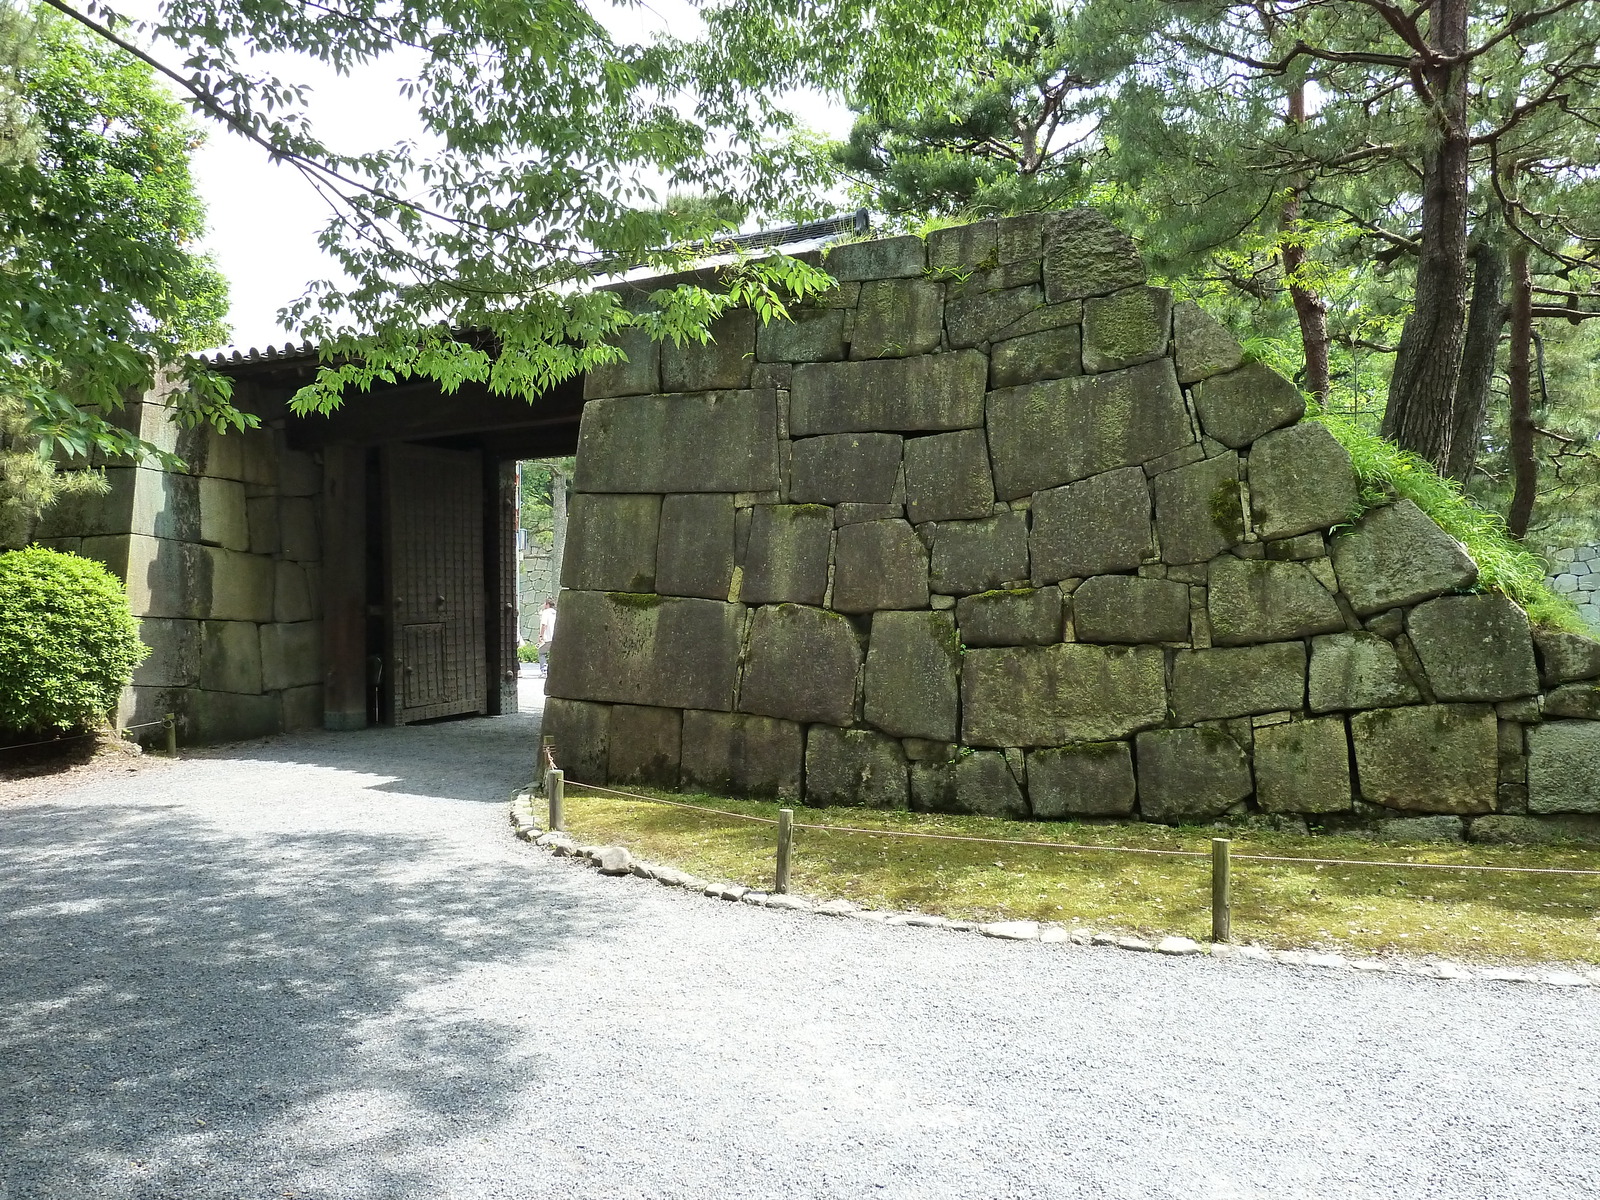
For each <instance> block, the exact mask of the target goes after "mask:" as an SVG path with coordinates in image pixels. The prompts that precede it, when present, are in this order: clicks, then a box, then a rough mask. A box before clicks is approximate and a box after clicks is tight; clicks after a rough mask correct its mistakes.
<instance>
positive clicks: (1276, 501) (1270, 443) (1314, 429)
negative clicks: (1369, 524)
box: [1250, 421, 1359, 538]
mask: <svg viewBox="0 0 1600 1200" xmlns="http://www.w3.org/2000/svg"><path fill="white" fill-rule="evenodd" d="M1358 502H1359V498H1358V495H1357V491H1356V473H1355V469H1354V468H1353V467H1352V466H1351V464H1350V452H1349V451H1348V450H1346V449H1345V448H1344V447H1343V446H1341V445H1340V444H1339V442H1338V439H1336V438H1335V437H1334V436H1333V434H1331V433H1329V432H1328V430H1327V427H1326V426H1323V425H1319V424H1317V423H1316V422H1315V421H1302V422H1301V423H1300V424H1298V425H1291V426H1289V428H1287V429H1277V430H1274V431H1273V432H1271V433H1266V434H1262V435H1261V437H1259V438H1257V439H1256V442H1255V444H1254V445H1253V446H1251V447H1250V511H1251V517H1252V520H1253V521H1254V522H1255V527H1256V532H1257V533H1259V534H1260V535H1261V536H1262V537H1264V538H1287V537H1293V536H1295V535H1296V534H1301V533H1309V532H1310V531H1311V530H1313V529H1327V528H1328V527H1329V526H1332V525H1338V524H1340V523H1342V522H1345V521H1348V520H1349V519H1350V518H1351V516H1352V515H1353V514H1354V513H1355V511H1356V507H1357V505H1358Z"/></svg>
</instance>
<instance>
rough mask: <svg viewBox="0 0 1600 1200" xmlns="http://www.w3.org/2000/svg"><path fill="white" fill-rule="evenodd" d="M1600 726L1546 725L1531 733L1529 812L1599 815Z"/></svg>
mask: <svg viewBox="0 0 1600 1200" xmlns="http://www.w3.org/2000/svg"><path fill="white" fill-rule="evenodd" d="M1597 763H1600V722H1594V721H1546V722H1545V723H1544V724H1542V725H1537V726H1535V727H1534V728H1532V729H1530V730H1529V731H1528V811H1529V812H1535V813H1561V812H1568V813H1600V771H1597V770H1596V769H1595V764H1597Z"/></svg>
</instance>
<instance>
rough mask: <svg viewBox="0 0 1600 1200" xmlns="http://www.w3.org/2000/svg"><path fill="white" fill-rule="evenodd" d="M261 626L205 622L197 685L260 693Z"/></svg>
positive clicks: (247, 623) (249, 623)
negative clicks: (198, 682) (198, 683)
mask: <svg viewBox="0 0 1600 1200" xmlns="http://www.w3.org/2000/svg"><path fill="white" fill-rule="evenodd" d="M259 631H260V626H258V625H256V624H255V623H253V622H251V621H206V622H205V623H204V624H203V625H202V626H201V635H200V686H201V687H203V688H204V689H206V691H208V692H238V693H241V694H244V695H251V696H255V695H259V694H260V693H261V690H262V689H261V635H260V632H259Z"/></svg>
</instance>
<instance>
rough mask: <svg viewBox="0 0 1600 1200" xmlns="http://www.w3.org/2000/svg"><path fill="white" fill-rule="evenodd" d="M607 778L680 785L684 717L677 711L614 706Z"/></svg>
mask: <svg viewBox="0 0 1600 1200" xmlns="http://www.w3.org/2000/svg"><path fill="white" fill-rule="evenodd" d="M610 720H611V728H610V731H609V736H608V737H607V739H606V743H607V751H608V757H607V759H606V777H607V780H608V781H609V782H611V783H621V784H637V785H642V786H644V787H659V788H675V787H677V786H678V761H679V755H680V748H681V745H682V729H683V714H682V713H681V712H679V711H678V710H677V709H675V708H645V707H640V706H638V705H634V704H613V705H612V706H611V717H610Z"/></svg>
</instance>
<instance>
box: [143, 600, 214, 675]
mask: <svg viewBox="0 0 1600 1200" xmlns="http://www.w3.org/2000/svg"><path fill="white" fill-rule="evenodd" d="M200 630H201V623H200V622H199V621H185V620H178V619H173V618H171V617H145V618H143V619H141V620H140V622H139V640H140V641H141V642H143V643H144V644H145V645H146V646H149V647H150V654H149V656H148V657H147V658H146V659H145V660H144V661H143V662H142V663H140V664H139V665H138V666H136V667H135V668H134V669H133V684H134V686H135V687H193V686H195V685H197V684H198V683H199V682H200V647H201V634H200Z"/></svg>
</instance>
